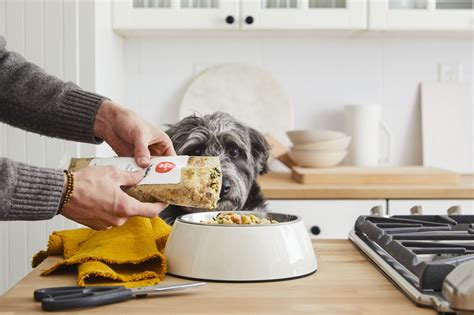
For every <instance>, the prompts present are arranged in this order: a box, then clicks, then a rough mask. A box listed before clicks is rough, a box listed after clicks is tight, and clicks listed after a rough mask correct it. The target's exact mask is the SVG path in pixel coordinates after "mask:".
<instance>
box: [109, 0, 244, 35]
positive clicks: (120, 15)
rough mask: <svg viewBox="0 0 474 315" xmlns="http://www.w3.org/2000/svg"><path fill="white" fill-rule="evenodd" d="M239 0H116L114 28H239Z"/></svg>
mask: <svg viewBox="0 0 474 315" xmlns="http://www.w3.org/2000/svg"><path fill="white" fill-rule="evenodd" d="M239 6H240V3H239V0H114V1H113V11H112V14H113V22H112V23H113V29H114V30H115V31H118V32H137V31H145V32H146V31H153V30H210V29H212V30H231V29H238V28H239V22H238V21H239V16H238V15H239Z"/></svg>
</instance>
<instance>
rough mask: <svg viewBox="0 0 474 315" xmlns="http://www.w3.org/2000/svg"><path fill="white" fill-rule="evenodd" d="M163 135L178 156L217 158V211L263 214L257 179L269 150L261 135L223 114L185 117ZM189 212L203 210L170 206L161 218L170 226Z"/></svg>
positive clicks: (262, 199)
mask: <svg viewBox="0 0 474 315" xmlns="http://www.w3.org/2000/svg"><path fill="white" fill-rule="evenodd" d="M166 133H167V134H168V135H169V136H170V138H171V141H172V142H173V145H174V148H175V150H176V153H177V154H178V155H191V156H200V155H201V156H218V157H219V158H220V161H221V168H222V175H223V178H222V189H221V194H220V200H219V202H218V204H217V209H216V211H235V210H256V209H258V210H265V199H264V198H263V197H262V194H261V192H260V187H259V185H258V183H257V182H256V178H257V176H258V175H259V174H264V173H266V172H267V171H268V165H267V160H268V156H269V152H270V146H269V144H268V143H267V141H266V140H265V138H264V137H263V135H262V134H261V133H259V132H258V131H256V130H255V129H253V128H250V127H248V126H245V125H244V124H242V123H240V122H238V121H237V120H236V119H235V118H233V117H232V116H230V115H229V114H226V113H222V112H216V113H214V114H212V115H205V116H203V117H199V116H196V115H193V116H189V117H186V118H184V119H183V120H181V121H180V122H178V123H176V124H174V125H169V129H168V130H167V131H166ZM191 211H193V212H195V211H205V210H203V209H184V208H182V207H177V206H170V207H168V208H167V209H166V210H165V211H163V212H162V213H161V214H160V217H162V218H163V219H165V220H166V221H167V222H168V223H171V222H173V221H174V219H175V218H176V217H177V216H179V215H181V214H183V213H186V212H191Z"/></svg>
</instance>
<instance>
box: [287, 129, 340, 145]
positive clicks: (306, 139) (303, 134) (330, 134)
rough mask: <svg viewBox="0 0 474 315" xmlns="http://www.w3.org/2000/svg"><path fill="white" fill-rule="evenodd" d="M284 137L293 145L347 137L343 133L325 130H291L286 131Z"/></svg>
mask: <svg viewBox="0 0 474 315" xmlns="http://www.w3.org/2000/svg"><path fill="white" fill-rule="evenodd" d="M286 135H287V136H288V138H290V140H291V142H293V144H294V145H298V144H305V143H312V142H319V141H328V140H333V139H337V138H342V137H345V136H347V135H346V134H345V133H344V132H340V131H334V130H325V129H324V130H317V129H308V130H291V131H287V132H286Z"/></svg>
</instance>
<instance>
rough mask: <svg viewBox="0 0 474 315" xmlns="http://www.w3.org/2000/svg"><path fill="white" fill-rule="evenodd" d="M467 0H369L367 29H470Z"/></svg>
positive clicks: (469, 13)
mask: <svg viewBox="0 0 474 315" xmlns="http://www.w3.org/2000/svg"><path fill="white" fill-rule="evenodd" d="M472 14H473V10H472V2H471V0H370V1H369V30H387V31H393V30H418V31H472V29H473V25H474V24H473V22H474V19H473V15H472Z"/></svg>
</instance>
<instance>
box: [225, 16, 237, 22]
mask: <svg viewBox="0 0 474 315" xmlns="http://www.w3.org/2000/svg"><path fill="white" fill-rule="evenodd" d="M225 22H226V23H227V24H234V22H235V18H234V17H233V16H232V15H228V16H227V17H226V18H225Z"/></svg>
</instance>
